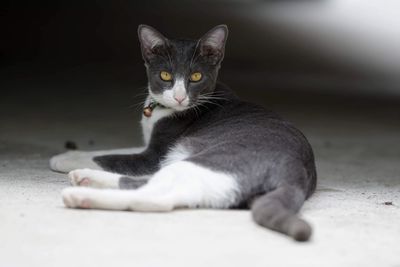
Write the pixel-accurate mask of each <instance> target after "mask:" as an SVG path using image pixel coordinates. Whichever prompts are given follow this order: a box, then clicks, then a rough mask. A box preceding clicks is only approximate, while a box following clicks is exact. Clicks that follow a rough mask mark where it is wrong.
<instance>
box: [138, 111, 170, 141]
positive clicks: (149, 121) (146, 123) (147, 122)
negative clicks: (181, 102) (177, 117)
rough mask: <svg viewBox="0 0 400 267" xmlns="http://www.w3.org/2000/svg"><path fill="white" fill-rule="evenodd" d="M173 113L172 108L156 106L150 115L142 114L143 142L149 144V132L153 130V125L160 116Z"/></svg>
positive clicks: (163, 116)
mask: <svg viewBox="0 0 400 267" xmlns="http://www.w3.org/2000/svg"><path fill="white" fill-rule="evenodd" d="M172 113H174V110H173V109H170V108H160V107H156V108H155V109H154V110H153V112H152V114H151V116H150V117H146V116H144V115H142V120H141V124H142V131H143V139H144V142H145V144H146V145H147V144H149V142H150V138H151V133H152V132H153V129H154V125H155V124H156V123H157V122H158V121H159V120H160V119H162V118H165V117H168V116H170V115H172Z"/></svg>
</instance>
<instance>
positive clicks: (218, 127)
mask: <svg viewBox="0 0 400 267" xmlns="http://www.w3.org/2000/svg"><path fill="white" fill-rule="evenodd" d="M138 35H139V40H140V44H141V52H142V56H143V60H144V63H145V67H146V71H147V77H148V97H147V99H146V101H145V104H144V106H145V108H144V114H143V116H142V120H141V124H142V128H143V135H144V141H145V144H146V145H145V146H144V147H141V148H132V149H120V150H110V151H95V152H80V151H71V152H67V153H65V154H61V155H58V156H54V157H53V158H52V159H51V160H50V167H51V168H52V169H53V170H55V171H59V172H69V174H68V175H69V178H70V180H71V183H72V185H73V187H69V188H66V189H64V190H63V191H62V198H63V201H64V203H65V205H66V206H67V207H69V208H86V209H107V210H132V211H143V212H166V211H171V210H173V209H177V208H214V209H243V208H246V209H248V208H250V209H251V211H252V216H253V219H254V221H255V222H256V223H257V224H259V225H261V226H264V227H266V228H269V229H272V230H275V231H278V232H281V233H284V234H286V235H288V236H291V237H293V238H294V239H295V240H298V241H306V240H308V239H309V238H310V236H311V233H312V230H311V227H310V226H309V224H308V223H307V222H305V221H304V220H302V219H300V218H299V217H298V216H297V215H296V213H297V212H298V211H299V209H300V208H301V206H302V205H303V203H304V201H305V200H306V199H307V198H308V197H310V195H311V194H312V193H313V192H314V190H315V187H316V179H317V178H316V169H315V162H314V155H313V151H312V148H311V146H310V144H309V143H308V141H307V139H306V138H305V137H304V135H303V134H302V133H301V132H300V131H299V130H297V129H296V128H295V127H294V126H293V125H292V124H291V123H289V122H287V121H285V120H283V119H282V118H280V117H279V116H278V115H276V114H275V113H273V112H272V111H269V110H266V109H265V108H264V107H262V106H259V105H256V104H252V103H248V102H245V101H242V100H240V99H239V98H238V97H237V96H236V94H235V93H234V92H233V91H232V90H231V89H229V88H228V87H227V86H226V85H224V84H222V83H220V82H218V81H217V77H218V72H219V69H220V67H221V62H222V60H223V58H224V53H225V43H226V40H227V36H228V28H227V26H226V25H219V26H216V27H214V28H213V29H211V30H210V31H208V32H207V33H206V34H205V35H204V36H203V37H202V38H200V39H199V40H188V39H167V38H166V37H165V36H164V35H162V34H161V33H160V32H159V31H157V30H155V29H154V28H152V27H150V26H147V25H140V26H139V28H138Z"/></svg>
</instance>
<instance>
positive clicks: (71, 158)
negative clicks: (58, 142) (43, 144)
mask: <svg viewBox="0 0 400 267" xmlns="http://www.w3.org/2000/svg"><path fill="white" fill-rule="evenodd" d="M95 156H97V153H95V152H82V151H69V152H66V153H63V154H59V155H56V156H54V157H52V158H51V159H50V168H51V169H52V170H53V171H57V172H63V173H67V172H69V171H72V170H75V169H79V168H91V169H101V168H100V166H98V165H97V164H96V163H95V162H94V161H93V157H95Z"/></svg>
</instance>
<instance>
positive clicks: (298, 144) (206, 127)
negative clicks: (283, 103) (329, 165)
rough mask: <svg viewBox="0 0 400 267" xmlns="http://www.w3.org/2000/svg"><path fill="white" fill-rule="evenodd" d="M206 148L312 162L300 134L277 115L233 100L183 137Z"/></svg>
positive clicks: (309, 151) (260, 107) (212, 111)
mask: <svg viewBox="0 0 400 267" xmlns="http://www.w3.org/2000/svg"><path fill="white" fill-rule="evenodd" d="M186 136H188V137H189V136H190V137H192V138H193V139H195V140H196V141H199V142H200V143H203V142H204V143H205V145H206V146H208V147H210V146H218V147H222V146H227V147H230V148H231V149H232V148H233V147H236V151H237V152H239V150H241V151H243V150H249V151H250V150H252V151H266V152H267V153H270V154H271V153H272V152H276V153H284V154H286V155H292V156H293V157H296V158H297V157H299V156H300V157H301V158H303V159H305V160H308V159H311V158H312V157H313V156H312V150H311V146H310V145H309V143H308V141H307V139H306V138H305V136H304V135H303V133H302V132H301V131H300V130H298V129H297V128H296V127H295V126H294V125H293V124H292V123H290V122H288V121H286V120H285V119H283V118H282V117H281V116H279V115H278V114H277V113H275V112H273V111H271V110H269V109H266V108H265V107H263V106H261V105H258V104H254V103H251V102H247V101H243V100H240V99H239V98H232V99H230V101H227V102H225V103H224V104H223V105H221V106H218V107H217V108H215V109H214V110H210V111H208V112H206V113H205V114H204V116H202V118H201V119H199V120H197V122H196V123H195V124H194V125H192V127H191V129H190V130H189V131H188V132H187V133H186Z"/></svg>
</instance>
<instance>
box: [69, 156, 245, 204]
mask: <svg viewBox="0 0 400 267" xmlns="http://www.w3.org/2000/svg"><path fill="white" fill-rule="evenodd" d="M238 192H239V188H238V185H237V183H236V180H235V179H234V177H233V176H232V175H230V174H227V173H222V172H215V171H213V170H210V169H208V168H206V167H203V166H199V165H197V164H195V163H192V162H188V161H179V162H176V163H173V164H171V165H168V166H165V167H163V168H162V169H161V170H160V171H158V172H157V173H156V174H155V175H154V176H153V177H152V178H151V179H150V180H149V182H148V183H147V184H146V185H144V186H142V187H140V188H139V189H137V190H108V189H104V190H98V189H92V188H79V187H75V188H66V189H65V190H64V191H63V192H62V196H63V200H64V203H65V205H66V206H67V207H70V208H93V209H113V210H133V211H170V210H172V209H174V208H180V207H185V208H187V207H189V208H195V207H203V208H228V207H231V206H233V205H235V204H237V198H238Z"/></svg>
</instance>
